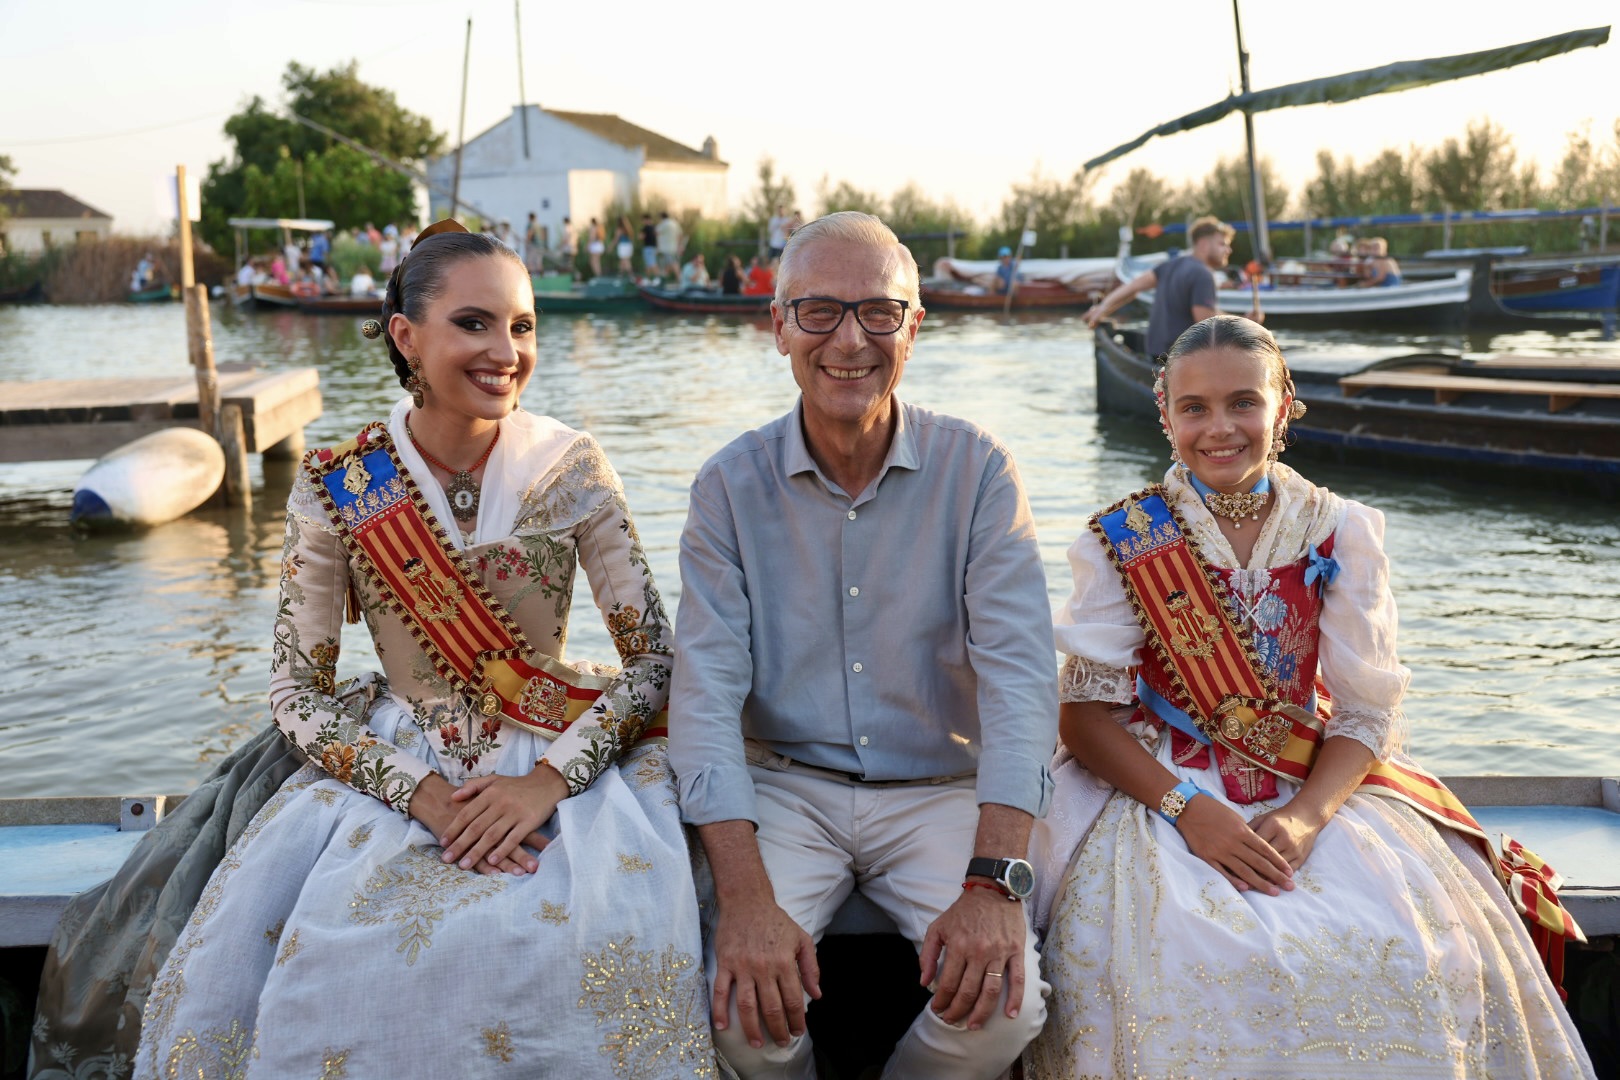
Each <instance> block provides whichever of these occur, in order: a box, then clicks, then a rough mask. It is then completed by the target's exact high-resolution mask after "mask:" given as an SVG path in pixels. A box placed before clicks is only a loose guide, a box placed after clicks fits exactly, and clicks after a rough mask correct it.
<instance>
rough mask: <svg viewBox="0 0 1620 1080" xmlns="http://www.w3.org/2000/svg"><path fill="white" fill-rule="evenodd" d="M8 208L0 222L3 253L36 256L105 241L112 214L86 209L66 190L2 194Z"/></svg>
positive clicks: (2, 199) (88, 207)
mask: <svg viewBox="0 0 1620 1080" xmlns="http://www.w3.org/2000/svg"><path fill="white" fill-rule="evenodd" d="M0 204H4V206H5V208H6V215H5V220H4V221H0V251H7V252H18V253H25V254H30V255H32V254H37V253H39V252H41V251H44V250H45V249H46V248H50V247H60V246H62V245H63V244H76V243H79V242H81V241H85V240H104V239H106V238H107V236H108V234H110V233H111V232H112V220H113V219H112V215H111V214H104V213H102V212H101V211H100V210H97V209H96V208H95V207H93V206H87V205H85V204H84V203H82V202H80V201H79V200H78V199H75V198H74V197H73V196H71V195H69V194H68V193H67V192H65V191H56V190H53V189H50V188H14V189H12V190H11V191H8V192H6V193H5V194H4V195H0Z"/></svg>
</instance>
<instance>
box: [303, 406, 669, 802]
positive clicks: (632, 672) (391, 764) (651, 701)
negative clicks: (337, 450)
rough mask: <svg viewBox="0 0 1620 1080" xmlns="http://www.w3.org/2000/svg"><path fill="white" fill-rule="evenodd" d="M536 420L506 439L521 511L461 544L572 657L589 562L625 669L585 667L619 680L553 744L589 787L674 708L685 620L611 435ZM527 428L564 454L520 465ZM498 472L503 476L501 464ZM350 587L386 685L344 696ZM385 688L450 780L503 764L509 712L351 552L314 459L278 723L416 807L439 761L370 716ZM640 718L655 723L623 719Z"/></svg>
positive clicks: (425, 481)
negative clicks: (659, 570) (318, 487)
mask: <svg viewBox="0 0 1620 1080" xmlns="http://www.w3.org/2000/svg"><path fill="white" fill-rule="evenodd" d="M523 420H524V421H525V423H523V424H513V422H512V420H510V419H509V420H508V421H503V425H507V426H503V429H502V433H503V438H502V440H501V441H502V442H503V443H506V442H508V441H509V439H508V437H507V433H508V432H511V433H512V434H511V436H510V441H511V442H513V443H516V444H517V445H515V446H513V447H510V448H509V452H508V453H507V455H506V456H504V457H502V459H501V461H502V462H505V463H506V464H507V467H506V470H505V472H506V474H507V480H508V482H510V481H511V480H513V479H521V480H523V481H526V486H524V487H521V488H519V489H518V490H517V492H516V496H517V497H516V500H515V503H514V502H513V501H512V500H510V499H507V500H504V501H505V502H506V503H507V504H509V505H515V507H516V519H515V521H514V522H513V524H512V526H511V528H510V531H509V533H508V534H507V535H505V536H501V537H499V538H497V539H492V540H484V541H483V542H477V543H471V542H469V543H467V545H466V546H465V548H464V549H463V551H462V556H463V558H464V560H465V563H466V565H467V567H468V570H469V571H470V572H471V573H473V574H475V575H477V576H478V577H479V578H480V579H482V580H483V582H484V584H485V585H487V586H488V587H489V589H490V591H491V592H492V593H493V594H494V596H495V598H496V600H497V601H499V602H500V603H501V604H502V605H504V606H505V608H506V609H507V611H509V612H510V613H511V614H512V616H513V618H514V619H515V620H516V621H517V624H518V625H519V626H520V627H522V629H523V631H524V634H525V636H526V637H527V638H528V641H529V642H530V644H531V646H532V647H533V648H534V649H535V650H536V651H537V652H542V653H545V654H548V655H550V656H553V657H556V658H557V659H559V660H561V659H563V655H564V649H565V646H566V643H567V627H568V616H569V607H570V605H571V602H572V598H573V588H574V575H575V571H576V569H577V567H579V566H581V565H583V566H584V568H585V571H586V574H587V577H588V578H589V580H590V585H591V591H592V594H593V595H594V597H595V599H596V602H597V605H598V607H599V608H600V609H601V611H602V616H603V619H604V621H605V622H606V624H607V627H608V630H609V632H610V633H611V635H612V638H613V643H614V645H615V647H616V649H617V651H618V660H619V663H620V664H621V665H622V669H619V670H617V671H616V672H615V669H613V668H600V667H597V666H595V665H591V664H588V663H586V664H579V665H576V666H578V667H580V668H582V669H583V670H587V671H591V672H593V673H597V674H612V675H613V682H612V685H611V686H610V687H609V688H608V690H606V691H605V692H604V693H603V694H602V696H601V698H600V699H598V700H597V702H596V703H595V704H594V705H593V706H592V708H591V709H590V710H589V711H587V712H586V713H585V714H584V715H583V716H581V717H580V718H579V720H578V721H576V722H575V723H574V724H573V725H572V726H570V728H569V729H568V730H567V731H566V732H564V733H563V734H562V735H560V736H559V737H558V738H557V739H556V741H555V742H553V743H552V745H551V747H550V748H549V749H548V750H547V751H546V753H545V754H544V756H543V758H542V760H544V761H546V762H547V763H548V764H550V765H552V766H554V767H555V768H556V769H557V771H558V772H560V773H561V774H562V775H563V777H564V779H566V780H567V781H568V785H569V788H570V791H571V792H574V793H577V792H578V791H580V790H583V789H584V788H585V787H586V786H587V785H589V784H590V782H591V781H592V780H593V779H594V778H595V777H596V776H597V775H598V774H599V773H600V772H601V771H602V770H603V769H605V768H607V767H608V766H609V765H611V764H612V763H613V762H614V761H616V760H617V759H618V757H619V755H620V754H621V753H623V751H625V750H627V749H628V746H624V745H620V742H621V733H622V732H624V731H631V730H639V729H640V727H641V726H642V723H644V722H645V721H646V720H649V719H651V717H652V716H653V715H655V714H656V713H657V712H658V711H659V710H660V709H662V708H663V706H664V702H665V699H666V697H667V694H668V684H669V673H670V657H671V634H670V629H669V621H668V618H667V617H666V616H665V613H664V608H663V604H662V603H661V601H660V600H659V597H658V592H657V589H656V588H655V586H654V584H653V579H652V573H651V570H650V568H649V566H648V564H647V558H646V555H645V554H644V552H643V551H642V547H641V542H640V539H639V537H638V536H637V534H636V530H635V525H634V524H633V522H632V520H631V517H630V512H629V508H628V507H627V506H626V504H625V499H624V493H623V490H622V489H621V487H620V484H619V480H618V477H617V475H616V474H615V473H614V472H613V469H612V467H611V466H610V465H609V464H608V461H607V458H606V456H605V455H604V454H603V453H602V450H601V447H600V446H598V445H597V443H596V441H595V440H594V439H592V438H591V437H590V436H589V435H585V434H581V433H578V432H571V431H569V430H568V429H567V428H564V427H563V426H562V425H560V424H557V423H556V422H555V421H550V420H545V419H544V418H538V419H537V418H531V417H524V418H523ZM542 421H543V423H542ZM548 425H549V426H548ZM529 429H533V430H529ZM526 431H528V432H529V433H530V434H531V435H532V436H533V442H535V443H536V444H539V443H541V442H543V441H545V440H549V441H550V443H552V444H561V449H560V452H555V451H549V450H546V448H545V447H543V446H542V447H541V453H542V454H543V457H542V460H545V462H546V465H547V467H546V468H545V470H544V472H543V473H542V474H541V475H529V476H526V477H523V476H521V472H522V467H523V465H524V464H525V463H530V462H532V461H534V460H536V457H535V455H532V454H531V455H530V456H529V457H524V456H522V450H523V446H522V442H521V440H522V437H523V435H524V434H525V432H526ZM397 442H398V440H396V443H397ZM409 464H410V462H409V460H408V459H407V466H408V467H409ZM492 464H493V463H492ZM412 475H413V476H414V477H415V479H416V481H417V483H418V484H419V485H420V486H421V487H422V488H423V489H424V491H427V490H428V489H429V488H430V487H433V486H435V481H434V480H433V478H432V477H431V476H430V475H428V474H427V473H426V470H424V469H412ZM485 483H486V485H487V484H489V483H490V474H489V473H488V472H486V476H485ZM485 500H486V502H491V501H494V502H497V503H500V502H502V500H499V499H496V500H491V499H490V493H489V492H487V491H486V494H485ZM441 516H442V515H441ZM452 527H453V526H452ZM351 588H352V589H353V590H354V593H355V597H356V598H357V599H358V601H359V608H360V613H361V615H362V617H363V618H364V620H365V623H366V627H367V629H368V630H369V631H370V633H371V637H372V641H373V642H374V643H375V645H376V651H377V657H378V659H379V660H380V661H381V664H382V673H383V675H384V678H385V684H383V685H381V686H380V687H379V686H378V685H376V684H375V683H374V682H371V681H369V680H364V679H363V680H361V684H362V685H361V686H360V687H359V688H358V689H356V690H355V691H353V692H349V693H344V694H343V695H342V696H335V693H336V692H337V690H338V688H336V687H334V676H335V671H336V666H337V659H338V652H339V635H340V630H341V627H342V623H343V615H344V610H345V602H346V598H347V597H348V593H349V590H350V589H351ZM379 692H386V693H389V694H391V695H392V696H393V697H394V699H396V700H397V701H399V702H400V703H401V704H403V705H405V706H406V707H407V708H408V709H409V710H410V712H411V714H412V719H413V722H414V724H415V727H416V732H415V733H407V736H408V737H421V738H426V739H430V740H431V741H432V744H433V749H434V750H435V751H436V753H437V755H438V759H439V766H440V767H439V771H440V772H441V773H443V774H444V775H445V776H447V778H449V779H451V780H452V781H455V782H460V781H461V780H464V779H466V778H467V777H471V776H476V775H479V774H480V773H481V772H487V771H489V769H490V768H491V767H492V766H493V762H494V759H495V755H496V752H497V751H498V750H499V749H500V748H501V747H502V746H503V745H504V742H505V740H506V739H507V738H508V737H509V731H508V728H507V726H506V725H505V724H504V723H503V721H502V720H501V719H500V718H499V717H498V716H497V717H493V718H490V717H484V716H482V715H481V714H479V713H478V712H477V710H476V709H473V708H472V707H471V706H470V704H469V702H468V701H467V700H466V699H465V698H463V697H460V696H458V695H456V694H455V693H454V692H453V691H452V689H451V687H450V685H449V684H448V683H446V682H445V681H444V680H443V679H442V678H441V677H440V676H439V675H438V674H437V673H436V672H435V671H434V669H433V665H432V663H431V662H430V661H429V659H428V657H427V655H426V654H425V653H424V652H423V651H422V648H421V647H420V646H419V645H418V644H417V642H416V641H415V639H414V638H413V637H412V634H411V631H410V628H409V626H408V625H407V624H406V622H405V621H404V620H403V619H402V618H400V617H399V616H398V615H397V614H395V613H394V612H393V611H392V610H390V608H389V606H388V604H387V603H386V602H385V601H384V600H383V599H382V598H381V597H380V596H378V595H377V593H376V592H375V591H374V589H373V588H372V587H371V584H370V583H369V581H368V580H367V579H366V577H365V575H364V574H362V573H360V572H359V571H358V569H357V568H356V567H354V566H352V565H351V564H350V561H349V557H348V556H347V554H346V553H345V551H344V548H343V546H342V544H341V542H340V540H339V538H338V536H337V533H336V531H335V530H334V528H333V526H332V523H331V521H330V519H329V518H328V516H327V514H326V511H325V510H324V509H323V508H322V506H321V504H320V501H319V499H318V498H317V496H316V493H315V490H314V486H313V480H312V477H311V474H310V472H309V471H308V470H307V468H306V469H305V470H303V471H301V472H300V474H299V477H298V479H297V481H296V483H295V485H294V487H293V491H292V495H291V497H290V499H289V500H288V512H287V536H286V543H285V547H284V550H283V558H282V577H281V601H280V605H279V607H278V610H277V614H276V626H275V645H274V651H273V671H272V678H271V704H272V708H273V711H274V717H275V722H276V724H277V726H278V727H280V728H281V730H282V732H283V733H284V734H285V735H286V736H287V738H288V739H289V740H291V741H292V742H294V743H295V744H297V745H298V746H300V747H301V748H302V749H303V750H304V751H305V752H306V753H308V754H309V755H310V756H311V757H312V758H313V759H314V760H316V761H318V762H320V763H321V764H322V765H323V766H324V767H325V768H326V769H327V771H329V772H331V773H332V774H333V775H334V776H336V777H337V778H338V779H340V780H342V781H344V782H345V783H347V784H350V785H351V786H353V787H355V788H356V789H357V790H360V791H364V792H366V793H368V794H371V795H374V796H376V797H377V798H379V799H382V800H383V801H384V802H386V803H388V804H389V805H391V806H393V807H395V808H396V809H398V810H400V811H405V810H407V809H408V806H409V803H410V797H411V794H412V793H413V792H414V791H415V789H416V785H417V784H418V783H419V782H420V781H421V779H422V778H423V777H424V776H426V775H427V773H429V772H431V771H434V770H433V767H432V766H431V765H428V764H426V763H424V762H422V761H420V760H418V759H417V758H415V757H413V756H412V755H410V754H403V753H400V752H398V750H397V749H396V747H394V746H393V745H390V744H389V743H387V742H385V741H383V740H381V739H379V738H377V737H376V736H375V735H374V734H373V733H372V732H371V731H370V729H369V728H368V727H367V725H366V712H367V709H368V708H369V707H371V703H372V702H373V701H374V700H376V695H377V694H378V693H379ZM629 717H634V718H636V719H637V720H638V721H641V722H642V723H636V724H631V725H626V724H624V723H623V722H622V721H623V719H624V718H629Z"/></svg>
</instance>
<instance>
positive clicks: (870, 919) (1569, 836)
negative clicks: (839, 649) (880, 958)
mask: <svg viewBox="0 0 1620 1080" xmlns="http://www.w3.org/2000/svg"><path fill="white" fill-rule="evenodd" d="M1446 783H1447V785H1448V786H1449V787H1450V788H1451V789H1452V791H1454V792H1455V793H1456V794H1457V796H1458V797H1459V798H1461V799H1462V800H1463V801H1464V802H1465V803H1467V804H1468V805H1469V807H1470V809H1471V810H1472V811H1473V813H1474V815H1475V817H1476V818H1477V819H1478V820H1479V822H1480V823H1481V824H1482V825H1483V826H1484V827H1485V829H1486V831H1487V833H1489V834H1490V835H1492V836H1493V837H1495V838H1499V836H1500V834H1502V833H1506V834H1508V835H1510V836H1512V837H1513V839H1515V840H1517V841H1519V842H1520V843H1522V844H1524V845H1525V846H1526V847H1529V848H1530V849H1532V850H1534V851H1535V852H1536V853H1537V854H1538V855H1540V856H1541V857H1542V858H1544V859H1545V860H1546V861H1547V862H1548V864H1549V865H1550V866H1551V867H1552V868H1553V869H1555V870H1557V871H1558V872H1559V873H1561V874H1562V875H1563V877H1564V879H1565V880H1564V884H1563V886H1562V888H1561V889H1560V893H1559V896H1560V899H1561V901H1562V903H1563V904H1564V906H1565V907H1566V908H1567V909H1568V910H1569V911H1570V913H1571V914H1572V915H1574V917H1575V919H1576V920H1577V921H1578V922H1579V923H1580V925H1581V927H1582V929H1583V930H1584V931H1585V933H1586V936H1587V938H1588V940H1589V941H1592V942H1594V943H1595V945H1596V951H1595V955H1601V953H1602V951H1604V950H1605V949H1606V948H1610V947H1612V945H1611V942H1612V940H1613V939H1614V938H1615V937H1616V936H1617V935H1620V782H1617V781H1616V780H1614V779H1611V778H1601V777H1453V778H1447V779H1446ZM183 799H184V796H176V795H170V796H161V795H160V796H151V797H138V798H124V799H120V798H117V797H90V798H55V799H50V798H37V799H0V974H3V975H4V977H5V978H6V979H7V980H8V981H10V982H11V984H12V985H13V986H14V987H16V988H18V990H19V991H20V992H21V993H22V994H23V995H24V996H25V1000H27V1001H28V1003H29V1004H28V1005H27V1006H26V1007H25V1009H26V1011H27V1012H31V1011H32V994H33V990H34V987H35V986H37V981H38V978H39V973H40V969H41V966H42V964H43V963H44V959H45V946H46V945H47V944H48V943H49V941H50V939H51V935H52V934H53V932H54V931H55V928H56V925H57V922H58V921H59V920H60V918H61V916H62V913H63V911H64V910H65V909H66V907H67V905H68V903H69V901H71V900H72V899H73V897H75V896H77V895H78V894H79V893H81V892H83V891H85V890H87V889H90V888H93V887H95V886H96V885H98V884H100V883H101V882H103V881H106V880H107V879H108V878H110V877H111V876H112V874H113V873H114V872H115V871H116V870H117V869H118V867H119V866H121V865H122V864H123V863H124V861H125V860H126V859H127V858H128V857H129V855H130V853H131V852H132V851H133V850H134V849H135V846H136V845H137V844H138V843H139V842H140V840H141V838H142V837H143V836H145V835H146V830H148V829H150V828H151V827H152V826H153V825H155V824H156V823H157V822H158V821H159V820H161V818H162V816H163V815H164V814H166V813H168V812H170V811H172V810H173V808H174V807H176V806H177V805H178V804H179V803H180V802H181V801H182V800H183ZM143 884H144V885H146V886H147V887H150V888H154V889H155V888H158V887H160V886H161V885H162V882H160V881H150V882H143ZM893 932H894V926H893V923H892V922H890V921H889V920H888V918H887V916H884V915H883V914H882V913H881V912H880V911H878V910H877V909H876V908H874V907H872V905H871V904H870V902H869V901H866V900H865V899H864V898H863V897H862V896H861V895H860V894H859V893H856V894H853V895H852V897H851V899H850V901H849V902H848V903H846V904H845V905H844V908H843V909H842V910H841V911H840V912H839V915H838V917H837V918H836V919H835V920H834V927H833V928H831V930H830V932H829V934H828V937H827V938H826V939H824V940H823V942H822V946H821V951H822V953H823V955H822V961H823V967H824V969H825V968H827V967H828V966H829V965H828V961H829V960H830V959H833V957H830V956H828V955H827V953H828V952H829V951H830V952H833V953H834V954H836V955H837V958H838V960H839V961H840V966H843V967H850V966H854V967H856V969H857V971H858V972H859V973H860V974H859V975H858V977H857V978H846V982H848V983H849V984H850V985H848V986H846V987H840V988H839V989H838V990H837V991H836V992H835V993H834V995H832V996H833V999H834V1001H835V1002H836V1001H837V999H838V998H846V999H847V998H849V997H850V996H851V995H850V993H849V991H855V992H856V995H857V996H858V995H859V994H860V993H861V992H862V991H865V997H866V998H867V1000H864V1001H857V1003H856V1008H855V1009H853V1010H851V1009H850V1008H848V1005H847V1003H846V1006H845V1008H844V1009H842V1010H841V1011H839V1012H838V1013H837V1014H836V1018H835V1017H834V1016H832V1015H828V1014H825V1013H824V1014H823V1017H824V1019H823V1022H829V1023H838V1024H839V1026H838V1029H837V1030H829V1031H828V1032H827V1034H829V1035H836V1036H841V1037H843V1038H846V1039H852V1040H854V1041H856V1042H860V1041H862V1035H863V1032H864V1030H865V1028H866V1027H868V1026H870V1025H871V1023H872V1020H873V1017H872V1011H873V1009H879V1010H881V1009H882V1008H883V1007H884V1006H885V1004H886V1003H885V1002H884V1001H874V1000H871V999H872V995H873V994H874V993H878V994H882V993H887V992H888V991H889V990H890V989H893V988H892V987H890V986H888V985H887V984H886V983H885V982H884V981H883V979H882V978H881V976H882V975H883V974H884V971H883V966H882V965H880V966H879V971H878V973H877V976H874V975H873V974H872V973H871V971H869V970H868V968H869V964H868V963H867V961H870V959H871V958H872V957H873V956H874V955H885V946H886V945H891V944H892V945H894V948H893V949H892V950H889V951H892V952H893V953H894V955H895V956H896V957H898V959H897V960H895V961H893V962H892V964H888V966H891V967H893V968H894V969H896V970H900V969H903V966H904V958H905V957H907V956H914V955H915V954H914V952H912V951H911V950H910V947H909V946H908V945H906V943H905V942H904V941H903V939H900V938H898V937H892V938H891V937H885V936H882V935H893ZM1570 953H1571V956H1572V960H1571V965H1572V966H1571V968H1570V973H1571V974H1572V975H1574V974H1577V973H1578V972H1579V971H1580V970H1581V959H1580V958H1581V956H1582V955H1583V954H1581V953H1579V952H1577V951H1576V950H1570ZM852 959H853V960H855V961H856V963H854V964H851V963H849V961H851V960H852ZM886 963H887V962H886ZM847 974H848V973H847V972H846V976H847ZM1566 985H1567V986H1568V987H1569V989H1570V991H1571V998H1570V1002H1569V1007H1570V1011H1571V1012H1572V1013H1575V1014H1577V1015H1579V1012H1580V1010H1581V1009H1582V1008H1583V1006H1585V1005H1586V1002H1584V1001H1583V998H1582V994H1583V986H1584V985H1586V981H1585V980H1581V979H1578V978H1567V979H1566ZM1590 985H1591V992H1592V993H1594V995H1596V996H1599V997H1601V995H1602V994H1604V993H1605V992H1610V990H1611V989H1612V988H1609V987H1606V986H1605V984H1603V983H1601V982H1600V981H1598V980H1591V982H1590ZM902 993H903V992H902ZM907 1001H908V1002H909V999H907ZM1592 1005H1593V1007H1601V1004H1600V1003H1599V1002H1597V1001H1594V1002H1593V1003H1592ZM824 1007H825V1006H824ZM915 1007H916V1006H915V1005H914V1004H909V1005H907V1006H906V1007H903V1008H902V1009H901V1010H900V1012H901V1013H902V1015H900V1016H898V1017H897V1018H895V1023H894V1027H895V1034H898V1031H899V1030H900V1029H901V1028H903V1027H904V1026H905V1024H906V1023H908V1022H909V1018H910V1017H909V1013H910V1012H914V1011H915ZM23 1020H24V1022H23V1024H22V1025H21V1030H23V1031H27V1030H28V1029H29V1027H30V1026H31V1025H30V1022H29V1021H30V1018H29V1017H27V1016H25V1017H24V1018H23ZM839 1021H842V1023H839ZM812 1023H816V1017H815V1013H814V1010H813V1011H812ZM1594 1049H1595V1048H1594ZM886 1053H887V1048H884V1049H882V1050H881V1052H880V1053H879V1054H878V1056H877V1059H876V1060H878V1061H881V1058H882V1056H883V1054H886Z"/></svg>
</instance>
